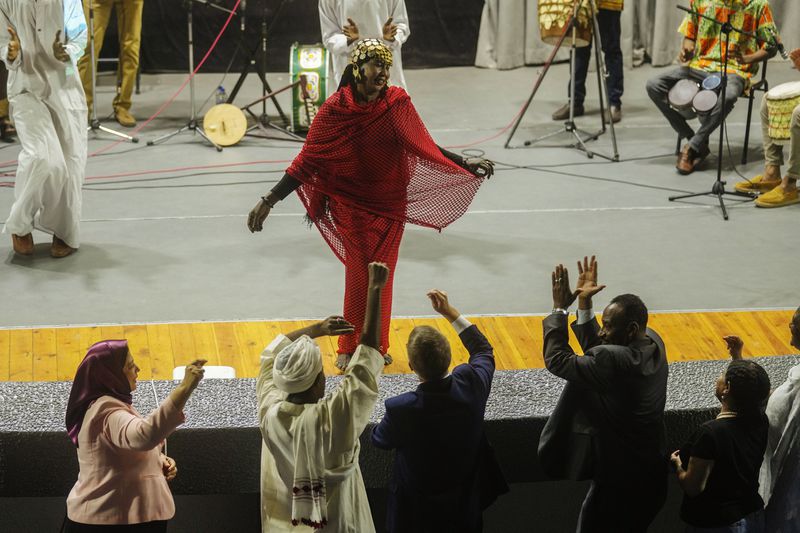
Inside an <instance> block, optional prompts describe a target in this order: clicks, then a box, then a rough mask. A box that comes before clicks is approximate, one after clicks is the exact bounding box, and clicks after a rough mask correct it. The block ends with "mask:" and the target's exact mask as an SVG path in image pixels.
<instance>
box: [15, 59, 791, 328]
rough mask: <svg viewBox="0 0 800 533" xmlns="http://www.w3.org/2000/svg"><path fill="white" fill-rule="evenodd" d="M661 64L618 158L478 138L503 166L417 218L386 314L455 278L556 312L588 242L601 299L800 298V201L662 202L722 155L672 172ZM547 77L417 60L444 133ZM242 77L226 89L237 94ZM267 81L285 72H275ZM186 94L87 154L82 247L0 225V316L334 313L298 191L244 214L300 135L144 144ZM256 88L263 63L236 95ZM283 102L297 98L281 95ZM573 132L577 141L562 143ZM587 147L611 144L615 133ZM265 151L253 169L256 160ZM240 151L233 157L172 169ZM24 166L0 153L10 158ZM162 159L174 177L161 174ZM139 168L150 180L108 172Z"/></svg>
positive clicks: (158, 318)
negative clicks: (61, 254) (249, 220)
mask: <svg viewBox="0 0 800 533" xmlns="http://www.w3.org/2000/svg"><path fill="white" fill-rule="evenodd" d="M656 70H657V69H652V68H650V67H649V66H645V67H642V68H639V69H635V70H632V71H628V72H626V89H627V93H626V95H625V97H624V119H623V122H622V123H620V124H619V125H617V130H616V133H617V137H618V141H619V152H620V156H621V158H622V162H619V163H610V162H607V161H605V160H603V159H600V158H597V157H596V158H594V159H592V160H589V159H587V158H586V157H585V156H584V155H582V153H580V152H578V151H576V150H573V149H569V148H562V147H554V148H545V147H537V148H522V149H516V150H507V149H504V148H503V143H504V142H505V138H506V134H503V135H500V136H499V137H498V138H496V139H494V140H491V141H489V142H486V143H481V144H477V145H476V146H475V148H476V149H479V150H482V151H484V152H485V153H486V155H487V157H490V158H492V159H494V160H495V161H497V162H498V171H497V174H496V177H495V178H493V179H492V180H491V181H489V182H488V183H486V184H485V186H484V187H483V188H482V190H480V191H479V192H478V195H477V197H476V198H475V201H474V203H473V205H472V208H471V210H470V212H468V213H467V214H466V215H465V216H464V217H463V218H462V219H461V220H459V221H458V222H456V223H455V224H453V225H452V226H451V227H450V228H447V229H446V230H445V231H444V232H443V233H441V234H438V233H436V232H433V231H430V230H425V229H421V228H416V227H409V228H408V230H407V232H406V237H405V240H404V242H403V247H402V250H401V259H400V263H399V268H398V271H397V277H396V279H395V284H396V285H395V300H394V314H395V315H396V316H408V315H427V314H430V313H431V310H430V308H429V306H428V303H427V300H426V298H425V291H426V290H427V289H429V288H431V287H440V288H443V289H446V290H448V291H449V292H450V294H451V300H452V302H453V303H454V304H455V305H457V306H458V307H459V308H460V309H461V310H462V311H463V312H465V313H469V314H510V313H546V312H548V311H549V309H550V308H551V306H552V302H551V297H550V287H549V276H550V270H551V269H552V267H553V265H554V264H556V263H559V262H564V263H566V264H571V265H574V261H575V260H576V259H578V258H579V257H581V256H583V255H584V254H593V253H596V254H597V255H598V256H599V260H600V275H601V281H602V282H603V283H606V284H608V289H607V290H606V291H605V292H604V293H603V294H602V296H603V298H599V299H598V302H597V305H598V307H599V306H600V305H603V304H604V303H605V301H607V299H609V298H610V297H611V296H613V295H615V294H618V293H622V292H633V293H637V294H639V295H640V296H642V298H643V299H644V300H645V302H646V303H647V304H648V306H649V307H650V308H651V310H654V311H655V310H678V309H680V310H691V309H741V308H794V307H796V306H797V305H798V304H800V292H799V291H798V290H797V289H796V284H792V283H790V282H789V280H791V279H792V277H793V275H794V274H795V271H796V264H797V260H798V255H797V253H796V252H791V250H792V249H794V248H796V246H797V237H796V231H794V228H796V226H797V221H798V218H799V217H800V205H798V206H792V207H788V208H783V209H777V210H761V209H756V208H754V207H753V205H752V204H747V203H746V204H738V203H737V202H736V201H735V200H732V201H730V202H728V205H729V206H730V216H731V219H730V220H729V221H728V222H724V221H723V220H722V217H721V215H720V211H719V208H718V207H717V204H716V199H714V198H711V197H708V198H699V199H694V200H691V201H685V202H680V203H672V202H668V201H667V196H669V195H670V194H676V193H678V192H681V191H700V190H707V189H709V188H710V186H711V184H712V182H713V180H714V178H715V177H716V173H715V169H716V157H712V158H710V159H709V160H708V162H707V163H706V164H705V166H704V167H703V170H702V171H699V172H696V173H695V174H693V175H692V176H688V177H685V176H680V175H678V174H677V173H676V172H675V169H674V162H675V158H674V156H673V155H672V152H673V150H674V148H675V134H674V133H673V132H672V130H671V129H670V128H669V126H668V124H667V123H666V121H665V120H663V118H662V117H661V116H660V114H659V113H658V111H657V110H656V109H655V107H654V106H653V105H652V104H651V102H650V101H649V99H648V98H647V95H646V94H645V92H644V84H645V82H646V80H647V79H648V78H649V77H651V76H652V75H653V74H654V73H655V72H656ZM537 72H538V68H523V69H517V70H513V71H501V72H498V71H491V70H481V69H475V68H447V69H436V70H412V71H408V72H407V73H406V74H407V79H408V83H409V86H410V88H411V93H412V97H413V101H414V103H415V105H416V106H417V109H418V110H419V112H420V114H421V115H422V117H423V120H424V121H425V123H426V124H427V126H428V127H429V129H430V130H431V132H432V134H433V137H434V138H435V139H436V141H437V142H438V143H439V144H441V145H444V146H454V145H463V144H467V143H471V142H473V141H477V140H480V139H484V138H486V137H489V136H493V135H495V134H497V133H498V132H499V131H500V130H501V129H502V128H504V127H505V126H506V125H508V124H509V123H510V122H511V121H512V120H513V119H514V117H515V115H516V114H517V112H518V110H519V109H520V107H521V106H522V104H523V103H524V101H525V100H526V98H527V97H528V95H529V92H530V89H531V87H532V83H533V81H534V79H535V77H536V75H537ZM567 76H568V70H567V66H566V65H558V66H556V67H554V68H553V69H552V70H551V72H550V74H548V77H547V79H546V80H545V83H544V85H543V87H542V89H541V91H540V93H539V95H537V98H536V100H535V101H534V104H533V106H532V107H531V109H530V110H529V111H528V113H527V115H526V117H525V120H524V122H523V126H522V128H521V129H520V130H519V131H518V132H517V135H516V136H515V139H514V143H515V144H521V142H522V141H524V140H526V139H529V138H532V137H533V136H535V135H539V134H543V133H547V132H550V131H554V130H556V129H558V128H559V125H558V124H556V123H553V122H552V121H550V119H549V115H550V113H551V112H552V111H553V109H554V108H555V107H557V106H558V105H560V104H562V103H563V102H564V101H565V97H564V94H563V92H564V87H565V86H566V82H567ZM590 76H591V75H590ZM793 78H796V73H795V72H794V71H792V70H790V69H789V67H788V64H786V63H783V64H781V63H777V64H775V65H771V72H770V81H771V84H772V85H773V86H774V85H777V84H778V83H781V82H783V81H788V80H790V79H793ZM234 79H235V77H234V76H229V77H228V78H227V79H225V80H224V81H223V84H224V85H225V86H226V87H228V89H229V90H230V88H232V86H233V83H234ZM592 79H593V78H591V77H590V81H592ZM182 80H183V77H181V76H179V75H159V76H144V77H143V79H142V83H143V86H142V94H141V95H140V96H137V97H136V98H135V106H134V109H133V111H134V112H135V114H136V115H137V116H138V117H142V118H143V117H147V116H150V115H151V114H153V113H154V112H155V111H156V110H157V109H158V108H159V107H160V106H161V104H162V103H163V102H164V101H165V100H167V98H169V97H170V96H171V95H172V94H173V93H174V92H175V90H176V89H177V88H178V86H179V85H180V83H181V82H182ZM219 83H220V75H216V74H206V75H200V76H198V90H197V94H198V98H197V100H198V102H202V101H203V100H204V99H205V97H206V96H207V95H208V94H210V93H211V91H212V89H213V88H215V87H216V86H217V85H219ZM270 83H271V84H272V86H273V87H279V86H282V85H285V84H286V83H288V82H287V77H286V75H278V74H276V75H271V76H270ZM98 93H99V97H98V98H99V104H100V109H101V114H104V113H108V112H110V102H111V99H112V97H113V89H112V88H110V87H101V88H100V90H99V91H98ZM188 93H189V91H188V89H187V90H186V91H184V93H183V94H181V95H180V96H179V97H178V98H177V100H176V101H175V102H174V103H173V104H172V105H171V106H170V107H168V108H167V109H166V111H165V112H164V114H162V115H161V116H160V117H159V118H158V119H156V120H155V121H154V122H153V123H151V124H150V125H149V126H147V127H146V128H145V129H143V130H142V131H141V133H140V136H141V137H142V140H143V142H142V143H140V144H138V145H132V144H122V145H119V146H116V147H114V148H113V149H112V150H109V151H107V152H106V153H104V154H103V155H100V156H98V157H93V158H90V160H89V164H88V169H87V176H88V178H87V182H86V185H85V188H84V189H85V192H84V212H83V220H84V223H83V225H82V234H83V236H82V246H81V249H80V251H79V253H77V254H75V255H74V256H72V257H69V258H67V259H63V260H58V261H56V260H52V259H50V258H49V256H48V254H47V247H48V245H49V237H47V236H46V235H44V234H41V233H35V234H34V237H35V238H36V239H37V242H40V243H41V244H40V245H39V246H37V255H36V257H35V258H33V259H21V258H17V257H15V256H14V255H13V253H12V251H11V246H10V244H11V243H10V239H9V238H8V237H7V236H6V237H3V240H2V241H0V257H2V259H3V264H2V266H0V302H1V303H0V327H15V326H34V325H64V324H106V323H135V322H163V321H198V320H240V319H274V318H296V317H319V316H323V315H327V314H331V313H336V312H339V311H340V310H341V298H342V292H343V268H342V266H341V265H340V264H339V263H338V261H337V260H336V259H335V257H334V256H333V254H332V253H331V252H330V250H329V249H328V248H327V246H326V245H325V244H324V242H323V240H322V239H321V237H320V235H319V234H318V232H317V231H316V230H309V229H307V228H306V227H305V226H304V224H303V222H302V208H301V205H300V203H299V201H298V200H297V199H296V197H294V196H292V197H290V198H289V199H288V200H287V201H286V202H284V203H282V204H280V205H279V207H278V208H276V209H275V210H274V211H273V214H272V215H271V216H270V219H269V220H268V223H267V225H266V227H265V230H264V232H263V233H261V234H256V235H251V234H250V233H249V231H247V229H246V227H245V221H246V216H247V213H248V212H249V210H250V208H251V207H252V206H253V204H254V203H255V202H256V200H257V199H258V196H259V195H260V194H263V193H265V192H267V191H268V190H269V188H270V187H271V183H273V182H274V181H275V180H276V179H278V178H280V176H281V175H282V172H283V170H284V169H285V168H286V166H287V163H286V161H287V160H290V159H291V158H292V157H293V156H294V155H295V154H296V153H297V151H298V150H299V144H294V143H289V142H285V141H277V140H261V139H253V138H247V139H246V140H244V141H243V142H242V143H240V144H239V145H237V146H235V147H231V148H229V149H226V150H225V151H224V152H222V153H217V152H216V151H214V150H213V149H212V148H210V147H208V146H207V145H205V144H204V143H203V142H201V139H200V138H199V137H196V136H193V135H191V134H183V135H180V136H178V137H176V138H174V139H172V140H171V141H169V142H167V143H165V144H163V145H160V146H154V147H147V146H146V145H145V143H144V141H146V140H148V139H152V138H154V137H156V136H157V135H159V134H160V133H163V132H166V131H169V130H171V129H173V128H175V127H178V126H180V125H181V124H182V123H183V122H185V121H186V119H187V118H188V113H189V105H188ZM259 93H260V87H259V86H258V85H257V84H256V79H255V78H254V77H251V79H249V80H248V82H247V83H246V85H245V88H244V90H243V92H242V94H241V95H240V97H239V98H238V100H237V103H239V104H242V103H245V102H247V101H249V100H253V99H255V98H256V97H257V96H258V94H259ZM589 93H590V100H589V101H588V102H587V107H588V110H587V111H588V112H589V115H587V116H586V117H583V118H581V119H579V125H582V126H584V127H586V129H596V128H597V127H598V126H599V115H598V114H597V111H596V104H595V103H594V102H596V87H594V86H592V85H591V84H590V91H589ZM591 99H593V100H594V102H593V101H592V100H591ZM282 101H283V103H284V106H285V108H288V107H289V105H288V100H287V99H286V98H284V99H282ZM756 105H758V101H757V104H756ZM745 117H746V101H745V100H740V101H739V102H738V103H737V107H736V109H735V110H734V112H733V113H732V115H731V116H730V121H729V124H728V130H729V132H730V137H731V140H730V147H731V150H732V154H733V160H735V161H737V162H738V160H739V156H740V153H741V146H742V140H743V137H744V123H745ZM108 125H109V126H111V127H115V126H116V123H114V122H113V121H112V122H108ZM716 139H717V137H716V136H715V137H712V143H714V146H716V144H715V143H716ZM760 139H761V134H760V127H759V119H758V116H757V109H756V117H755V118H754V120H753V129H752V138H751V145H750V146H751V149H750V156H751V161H753V162H752V163H751V164H749V165H748V166H747V167H745V168H741V169H740V170H741V171H742V172H743V173H744V174H745V175H754V174H756V173H757V171H759V170H760V168H761V162H760V159H761V155H760ZM562 141H563V142H564V143H566V141H568V137H567V136H566V135H563V136H558V137H556V138H554V139H553V143H554V144H561V143H562ZM110 142H113V141H112V139H111V138H109V137H105V136H104V137H103V138H97V139H93V140H91V141H90V143H89V150H90V152H94V151H96V150H98V149H102V148H105V147H106V146H107V145H108V144H109V143H110ZM591 146H592V148H593V149H596V150H597V151H598V152H604V153H609V154H610V153H611V137H610V135H608V134H606V135H605V136H603V137H601V139H600V140H599V141H597V142H595V143H592V144H591ZM18 149H19V147H18V145H10V146H6V147H3V148H2V149H0V161H7V160H13V159H15V157H16V155H17V152H18ZM254 161H261V163H257V164H246V163H252V162H254ZM269 161H274V162H272V163H270V162H269ZM724 162H725V166H726V170H725V172H724V177H725V178H726V179H728V180H729V189H731V188H732V183H733V182H735V181H737V179H738V177H737V176H736V175H735V173H734V172H733V170H732V167H731V165H730V162H731V159H730V158H728V157H727V155H726V156H725V158H724ZM228 164H231V165H232V164H240V165H239V166H231V167H225V168H220V167H217V168H205V169H197V170H180V169H181V168H182V167H198V166H205V165H228ZM510 165H524V166H533V167H535V168H525V169H520V168H511V166H510ZM13 168H14V167H13V166H12V165H10V164H8V163H0V171H3V170H5V171H10V172H13ZM156 170H158V171H162V170H163V172H158V173H152V172H153V171H156ZM136 172H141V173H148V174H139V175H134V176H125V177H121V176H116V175H118V174H121V173H136ZM12 202H13V188H10V187H0V214H2V216H3V217H5V216H6V214H7V213H8V211H9V209H10V206H11V204H12Z"/></svg>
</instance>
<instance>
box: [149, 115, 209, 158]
mask: <svg viewBox="0 0 800 533" xmlns="http://www.w3.org/2000/svg"><path fill="white" fill-rule="evenodd" d="M186 131H189V132H192V133H196V134H198V135H200V137H202V138H203V139H205V140H206V141H208V142H209V144H211V145H212V146H213V147H214V148H216V149H217V152H221V151H222V146H220V145H218V144H217V143H215V142H214V141H212V140H211V139H209V137H208V135H206V132H204V131H203V128H201V127H200V126H199V125H198V124H197V119H194V118H193V119H191V120H189V122H187V123H186V125H184V126H182V127H180V128H178V129H177V130H175V131H173V132H172V133H167V134H166V135H162V136H161V137H157V138H155V139H153V140H152V141H147V146H153V145H156V144H159V143H161V142H164V141H166V140H169V139H171V138H173V137H175V136H176V135H178V134H180V133H183V132H186Z"/></svg>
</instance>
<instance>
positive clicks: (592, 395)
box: [543, 257, 669, 533]
mask: <svg viewBox="0 0 800 533" xmlns="http://www.w3.org/2000/svg"><path fill="white" fill-rule="evenodd" d="M578 271H579V279H578V284H577V288H576V290H575V291H574V292H573V291H572V290H571V289H570V287H569V278H568V272H567V269H566V268H565V267H564V266H563V265H558V266H557V267H556V270H555V272H554V273H553V275H552V285H553V312H552V314H550V316H548V317H547V318H546V319H545V320H544V323H543V326H544V360H545V365H546V366H547V369H548V370H549V371H550V372H552V373H553V374H555V375H556V376H559V377H562V378H564V379H566V380H567V381H568V382H569V383H570V385H571V386H572V387H574V389H577V392H578V394H579V395H580V401H579V404H580V409H581V410H582V411H583V414H584V415H585V417H586V418H587V419H588V421H589V424H590V425H591V426H592V428H593V430H592V431H591V432H590V433H591V434H592V435H593V437H592V440H593V442H592V445H591V449H592V450H593V452H592V455H593V457H592V458H591V461H590V462H591V463H592V465H593V466H592V473H591V478H592V484H591V487H590V489H589V493H588V494H587V495H586V499H585V500H584V502H583V507H582V509H581V515H580V518H579V520H578V531H579V532H581V533H586V532H595V531H596V532H604V533H606V532H611V531H613V532H617V533H628V532H644V531H646V530H647V527H648V525H649V524H650V522H652V520H653V518H654V517H655V515H656V514H657V513H658V511H659V510H660V509H661V507H662V506H663V504H664V500H665V498H666V491H667V461H666V441H665V435H664V405H665V403H666V396H667V374H668V371H669V370H668V366H667V357H666V350H665V349H664V344H663V342H662V341H661V338H660V337H659V336H658V334H657V333H655V332H654V331H653V330H651V329H648V328H647V308H646V307H645V305H644V304H643V303H642V301H641V300H640V299H639V298H638V297H637V296H634V295H631V294H624V295H621V296H617V297H616V298H614V299H613V300H612V301H611V303H610V304H609V305H608V307H606V308H605V310H604V311H603V325H602V327H601V326H600V325H599V324H598V323H597V319H596V318H595V317H594V313H593V311H592V296H594V295H595V294H597V293H598V292H600V291H601V290H602V289H603V288H604V287H605V286H603V285H597V262H596V261H595V258H594V257H592V259H591V261H589V260H588V259H587V258H584V260H583V264H581V263H580V262H579V263H578ZM576 298H578V300H579V303H578V319H577V321H576V322H574V323H573V324H572V330H573V331H574V333H575V335H576V336H577V338H578V341H579V342H580V345H581V348H582V349H583V352H584V355H583V357H581V356H578V355H577V354H576V353H575V352H574V351H573V350H572V348H571V347H570V345H569V332H568V329H567V317H568V312H567V308H568V307H569V306H570V304H572V302H574V301H575V299H576Z"/></svg>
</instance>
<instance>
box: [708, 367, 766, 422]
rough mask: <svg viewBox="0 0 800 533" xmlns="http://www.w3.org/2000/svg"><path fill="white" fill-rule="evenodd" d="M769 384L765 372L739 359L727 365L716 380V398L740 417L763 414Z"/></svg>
mask: <svg viewBox="0 0 800 533" xmlns="http://www.w3.org/2000/svg"><path fill="white" fill-rule="evenodd" d="M769 390H770V382H769V376H768V375H767V372H766V371H765V370H764V369H763V368H762V367H761V365H759V364H758V363H756V362H755V361H751V360H749V359H739V360H735V361H731V362H730V364H728V368H727V370H725V373H724V374H722V375H720V377H719V379H717V390H716V395H717V398H718V399H719V400H720V401H721V402H723V403H724V404H726V405H727V407H728V409H730V410H731V411H735V412H736V413H738V414H739V415H741V416H753V415H758V414H760V413H763V412H764V408H765V407H766V405H767V399H768V398H769Z"/></svg>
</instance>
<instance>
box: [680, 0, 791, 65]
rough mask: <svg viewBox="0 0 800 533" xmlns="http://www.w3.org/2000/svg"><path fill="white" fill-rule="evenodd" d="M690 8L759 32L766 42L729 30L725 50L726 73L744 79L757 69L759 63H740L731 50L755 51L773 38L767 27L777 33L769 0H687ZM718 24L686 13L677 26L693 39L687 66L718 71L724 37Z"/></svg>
mask: <svg viewBox="0 0 800 533" xmlns="http://www.w3.org/2000/svg"><path fill="white" fill-rule="evenodd" d="M689 7H690V8H691V9H693V10H695V11H697V12H699V13H702V14H704V15H706V16H709V17H713V18H715V19H717V20H719V21H721V22H725V21H726V20H728V17H730V23H731V25H733V27H734V28H741V29H742V30H743V31H746V32H749V33H753V34H756V35H758V37H759V38H760V39H763V40H764V41H765V42H762V43H759V42H758V41H757V40H756V39H754V38H753V37H750V36H747V35H742V34H741V33H738V32H735V31H734V32H731V34H730V43H729V45H728V50H729V51H730V52H731V53H730V57H729V58H728V72H729V73H731V74H737V75H739V76H741V77H743V78H745V79H748V78H750V77H752V75H753V74H755V73H756V72H758V64H757V63H756V64H750V65H743V64H740V63H739V62H738V61H737V60H736V59H735V58H734V54H733V52H734V51H735V50H737V49H738V50H739V51H740V52H741V54H742V55H749V54H754V53H756V52H757V51H759V50H760V49H762V48H766V47H767V44H766V43H769V42H771V41H772V36H771V35H770V33H769V29H772V30H773V31H775V32H776V33H777V28H776V27H775V22H774V21H773V20H772V9H770V7H769V2H768V0H689ZM719 30H720V26H719V25H718V24H715V23H713V22H711V21H710V20H706V19H704V18H701V17H697V16H695V15H692V14H687V15H686V18H685V19H684V20H683V24H681V27H680V28H679V29H678V31H679V32H680V33H682V34H683V35H684V36H685V37H686V38H687V39H691V40H693V41H695V47H694V58H693V59H692V60H691V62H690V63H689V67H691V68H694V69H697V70H705V71H708V72H721V71H722V60H723V57H724V56H723V51H724V50H723V48H724V40H723V39H720V33H719Z"/></svg>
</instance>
